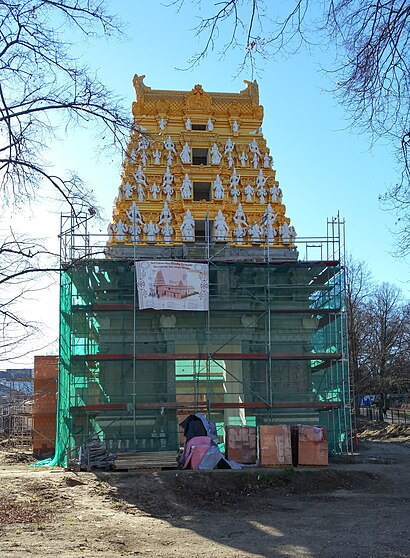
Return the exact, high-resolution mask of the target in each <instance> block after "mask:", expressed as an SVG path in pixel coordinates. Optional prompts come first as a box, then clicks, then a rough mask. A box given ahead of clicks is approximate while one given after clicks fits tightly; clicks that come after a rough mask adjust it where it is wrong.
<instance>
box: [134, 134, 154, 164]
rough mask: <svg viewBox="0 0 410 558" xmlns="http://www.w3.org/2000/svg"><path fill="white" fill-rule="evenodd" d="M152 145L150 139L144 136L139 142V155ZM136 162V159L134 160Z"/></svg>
mask: <svg viewBox="0 0 410 558" xmlns="http://www.w3.org/2000/svg"><path fill="white" fill-rule="evenodd" d="M149 145H150V141H149V139H147V138H145V137H144V136H142V137H141V139H140V141H139V142H138V149H137V153H139V152H140V151H142V150H144V149H148V148H149ZM131 157H132V153H131ZM133 160H134V159H133Z"/></svg>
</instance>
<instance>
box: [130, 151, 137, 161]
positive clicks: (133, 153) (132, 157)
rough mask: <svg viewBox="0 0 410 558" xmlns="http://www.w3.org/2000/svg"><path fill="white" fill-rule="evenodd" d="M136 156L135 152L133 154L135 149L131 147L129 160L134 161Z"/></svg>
mask: <svg viewBox="0 0 410 558" xmlns="http://www.w3.org/2000/svg"><path fill="white" fill-rule="evenodd" d="M136 157H137V156H136V154H135V149H132V151H131V161H132V162H133V163H135V161H136Z"/></svg>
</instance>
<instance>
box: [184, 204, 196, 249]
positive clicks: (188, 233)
mask: <svg viewBox="0 0 410 558" xmlns="http://www.w3.org/2000/svg"><path fill="white" fill-rule="evenodd" d="M181 234H182V240H183V241H185V242H193V241H194V240H195V221H194V218H193V217H192V213H191V211H190V210H189V209H187V210H186V213H185V216H184V220H183V221H182V225H181Z"/></svg>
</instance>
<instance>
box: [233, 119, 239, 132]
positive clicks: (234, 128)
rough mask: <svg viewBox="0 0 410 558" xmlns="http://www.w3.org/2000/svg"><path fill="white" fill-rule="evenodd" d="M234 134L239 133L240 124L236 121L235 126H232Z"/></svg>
mask: <svg viewBox="0 0 410 558" xmlns="http://www.w3.org/2000/svg"><path fill="white" fill-rule="evenodd" d="M232 132H233V133H234V134H236V132H239V124H238V123H237V121H236V120H234V121H233V124H232Z"/></svg>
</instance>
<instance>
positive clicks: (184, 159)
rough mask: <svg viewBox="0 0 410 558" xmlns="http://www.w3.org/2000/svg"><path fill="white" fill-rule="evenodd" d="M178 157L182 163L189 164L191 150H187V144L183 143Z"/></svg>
mask: <svg viewBox="0 0 410 558" xmlns="http://www.w3.org/2000/svg"><path fill="white" fill-rule="evenodd" d="M180 157H181V161H182V162H183V163H190V162H191V149H190V148H189V145H188V143H185V145H184V147H183V148H182V151H181V154H180Z"/></svg>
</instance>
